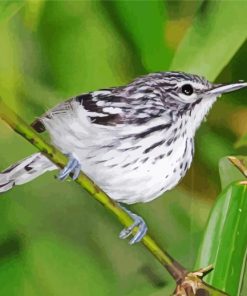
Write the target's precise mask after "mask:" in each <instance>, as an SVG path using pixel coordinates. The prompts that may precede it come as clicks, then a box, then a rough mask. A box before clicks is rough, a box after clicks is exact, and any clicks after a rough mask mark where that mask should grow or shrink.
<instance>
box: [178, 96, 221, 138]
mask: <svg viewBox="0 0 247 296" xmlns="http://www.w3.org/2000/svg"><path fill="white" fill-rule="evenodd" d="M216 99H217V98H216V97H215V98H208V99H207V98H206V99H203V101H201V102H200V103H199V104H195V105H194V106H193V108H192V109H190V110H188V111H187V112H186V113H185V115H184V120H185V121H187V125H188V128H189V129H190V133H191V136H192V137H194V135H195V132H196V130H197V129H198V128H199V126H200V125H201V123H202V121H203V120H204V119H205V117H206V115H207V114H208V112H209V110H210V109H211V107H212V106H213V104H214V103H215V101H216Z"/></svg>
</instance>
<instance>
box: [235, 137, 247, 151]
mask: <svg viewBox="0 0 247 296" xmlns="http://www.w3.org/2000/svg"><path fill="white" fill-rule="evenodd" d="M235 147H236V148H240V147H247V134H246V135H244V136H243V137H242V138H240V139H239V140H238V141H237V142H236V144H235Z"/></svg>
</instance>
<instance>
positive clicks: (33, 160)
mask: <svg viewBox="0 0 247 296" xmlns="http://www.w3.org/2000/svg"><path fill="white" fill-rule="evenodd" d="M55 169H57V167H56V166H55V165H54V164H53V163H52V162H51V161H50V160H49V159H47V158H46V157H45V156H43V155H42V154H41V153H35V154H33V155H31V156H29V157H27V158H25V159H23V160H21V161H19V162H17V163H15V164H13V165H12V166H10V167H8V168H7V169H6V170H4V171H3V172H2V173H0V192H5V191H8V190H10V189H11V188H13V187H14V186H15V185H21V184H24V183H27V182H29V181H31V180H33V179H35V178H37V177H39V176H40V175H42V174H43V173H45V172H47V171H52V170H55Z"/></svg>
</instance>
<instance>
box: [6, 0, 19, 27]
mask: <svg viewBox="0 0 247 296" xmlns="http://www.w3.org/2000/svg"><path fill="white" fill-rule="evenodd" d="M23 5H24V1H21V0H19V1H6V0H2V1H0V24H1V23H2V22H4V21H8V20H9V19H10V18H11V17H12V16H14V15H15V14H16V13H17V12H18V11H19V9H20V8H21V7H23Z"/></svg>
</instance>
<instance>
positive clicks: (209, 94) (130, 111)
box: [0, 71, 247, 244]
mask: <svg viewBox="0 0 247 296" xmlns="http://www.w3.org/2000/svg"><path fill="white" fill-rule="evenodd" d="M244 87H247V82H243V81H239V82H236V83H229V84H215V83H211V82H209V81H208V80H207V79H205V78H204V77H202V76H199V75H194V74H189V73H185V72H180V71H179V72H175V71H172V72H156V73H150V74H147V75H144V76H141V77H138V78H136V79H135V80H133V81H131V82H130V83H129V84H127V85H124V86H118V87H112V88H105V89H100V90H97V91H91V92H88V93H84V94H80V95H77V96H74V97H72V98H70V99H68V100H67V101H65V102H62V103H60V104H59V105H57V106H55V107H54V108H52V109H51V110H49V111H47V112H46V113H44V114H43V115H42V116H40V117H39V118H36V119H35V120H34V121H33V123H32V124H31V126H32V127H33V128H34V129H35V130H36V131H37V132H39V133H42V132H45V131H47V132H48V133H49V136H50V138H51V141H52V143H53V144H54V146H55V147H57V148H58V149H60V150H61V152H63V153H64V154H65V155H67V156H68V159H69V160H68V163H67V165H66V166H65V167H64V168H63V169H62V170H60V171H59V173H58V176H57V177H58V179H60V180H65V179H66V178H67V177H68V176H69V175H70V176H72V178H73V179H76V178H77V177H78V175H79V174H80V171H82V172H84V173H85V174H86V175H87V176H88V177H90V178H91V179H92V180H93V181H94V182H95V183H96V184H97V185H98V186H99V187H100V188H101V189H102V190H103V191H104V192H105V193H107V194H108V195H109V197H110V198H111V199H112V200H114V201H115V202H117V203H118V204H119V205H120V206H121V207H122V208H123V209H124V210H125V211H126V212H127V213H128V214H129V215H130V217H131V218H132V219H133V224H132V225H130V226H129V227H127V228H124V229H123V230H122V231H121V232H120V235H119V237H120V238H122V239H124V238H127V237H129V236H130V235H131V234H132V236H133V237H132V238H131V239H130V241H129V243H130V244H134V243H137V242H139V241H141V240H142V238H143V237H144V236H145V234H146V232H147V225H146V223H145V221H144V219H143V218H142V217H141V216H138V215H137V214H135V213H133V212H131V211H130V210H129V209H127V208H126V207H125V204H127V205H128V204H134V203H140V202H149V201H152V200H153V199H155V198H157V197H159V196H161V195H162V194H163V193H165V192H166V191H168V190H171V189H172V188H174V187H175V186H176V185H177V184H178V183H179V181H180V180H181V179H182V178H183V176H184V175H185V173H186V172H187V170H188V169H189V167H190V166H191V163H192V159H193V155H194V141H195V133H196V131H197V129H198V128H199V126H200V124H201V123H202V121H203V120H204V118H205V117H206V115H207V114H208V112H209V110H210V109H211V107H212V106H213V104H214V103H215V102H216V100H217V98H218V97H220V96H221V95H222V94H224V93H228V92H232V91H235V90H239V89H241V88H244ZM57 169H59V168H58V167H57V166H56V165H54V164H53V163H52V162H51V161H50V160H49V159H47V158H46V157H45V156H44V155H43V154H41V153H35V154H33V155H31V156H29V157H27V158H25V159H23V160H21V161H19V162H17V163H16V164H14V165H12V166H10V167H8V168H7V169H6V170H4V171H3V172H1V173H0V192H5V191H8V190H9V189H11V188H13V187H14V186H15V185H21V184H24V183H27V182H29V181H31V180H33V179H35V178H37V177H38V176H40V175H42V174H44V173H45V172H47V171H52V170H57ZM135 227H137V228H138V231H137V232H135V233H133V230H134V228H135Z"/></svg>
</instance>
